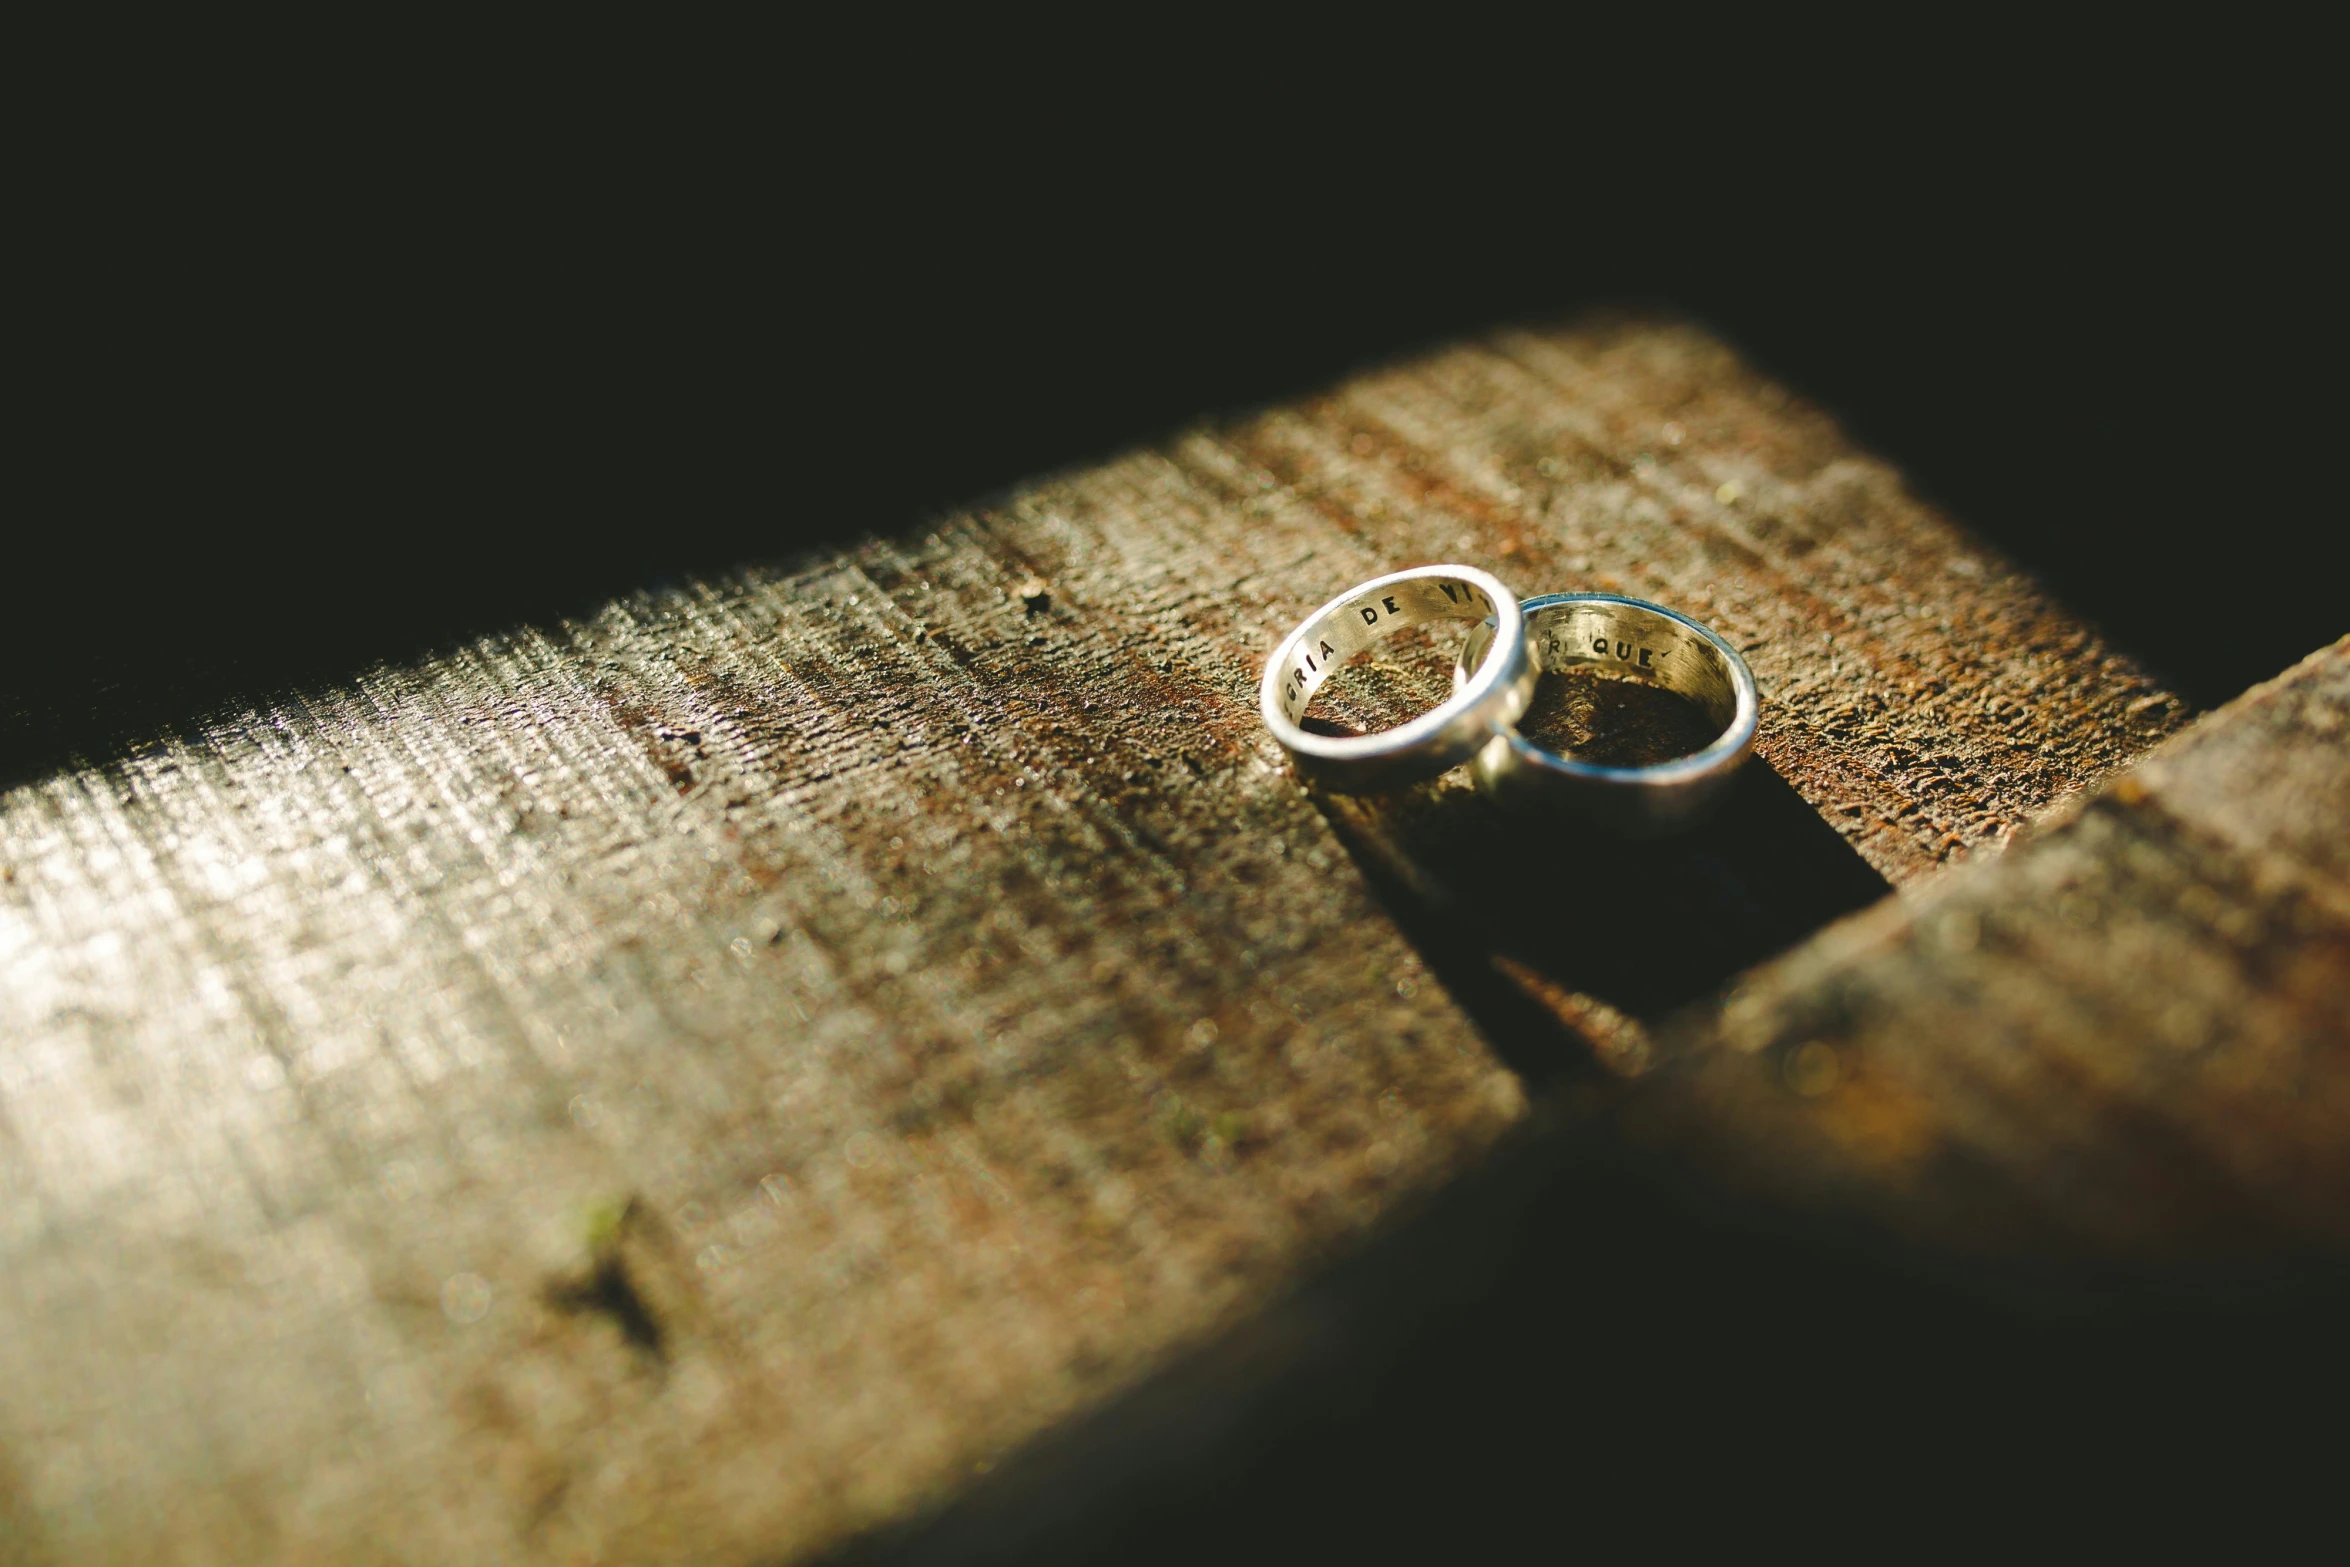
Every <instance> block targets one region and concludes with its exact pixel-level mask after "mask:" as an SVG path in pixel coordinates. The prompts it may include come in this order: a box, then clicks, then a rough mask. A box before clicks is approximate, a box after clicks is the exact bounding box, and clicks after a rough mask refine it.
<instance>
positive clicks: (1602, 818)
mask: <svg viewBox="0 0 2350 1567" xmlns="http://www.w3.org/2000/svg"><path fill="white" fill-rule="evenodd" d="M1518 609H1519V611H1520V612H1521V613H1522V614H1523V615H1524V616H1525V617H1526V641H1527V645H1528V647H1529V648H1530V649H1531V651H1532V654H1533V659H1534V666H1535V668H1536V669H1537V670H1538V671H1542V670H1553V669H1568V668H1578V667H1579V668H1586V669H1594V670H1597V671H1599V672H1601V673H1603V674H1609V675H1615V676H1620V677H1626V678H1629V679H1633V680H1639V681H1645V682H1646V683H1648V684H1650V685H1654V686H1661V687H1663V688H1664V689H1665V690H1668V691H1672V692H1676V693H1678V694H1680V695H1681V696H1685V697H1688V698H1689V699H1691V700H1692V701H1694V702H1696V703H1697V705H1698V706H1699V707H1701V708H1703V709H1704V710H1705V713H1706V716H1707V717H1708V718H1710V719H1711V720H1712V721H1713V722H1714V723H1715V724H1717V725H1718V726H1720V735H1719V737H1718V738H1716V739H1715V740H1714V741H1712V742H1711V743H1710V744H1708V745H1707V746H1706V747H1705V749H1703V750H1702V751H1699V752H1697V753H1696V754H1694V755H1692V756H1682V757H1676V758H1674V759H1673V760H1672V761H1669V762H1659V763H1657V764H1656V765H1655V766H1652V767H1602V766H1599V765H1597V764H1596V763H1591V762H1579V761H1576V760H1575V759H1574V758H1573V757H1571V756H1562V755H1560V754H1559V753H1558V752H1556V751H1548V750H1545V749H1543V748H1542V747H1541V746H1538V745H1536V744H1535V743H1534V742H1533V741H1531V740H1528V739H1527V738H1526V737H1525V736H1523V735H1521V734H1519V733H1517V732H1516V731H1515V730H1512V731H1510V732H1508V733H1506V734H1501V735H1496V736H1495V737H1494V739H1493V740H1492V741H1491V742H1490V743H1489V744H1488V745H1486V747H1485V748H1484V749H1483V750H1481V751H1479V752H1478V754H1477V764H1476V773H1477V781H1478V782H1479V783H1480V784H1483V785H1484V786H1485V787H1486V788H1487V789H1489V790H1491V791H1492V792H1493V793H1494V794H1495V795H1496V796H1497V797H1500V798H1504V799H1509V800H1513V801H1519V802H1525V803H1535V802H1545V803H1549V804H1554V805H1566V806H1569V807H1571V808H1573V809H1575V810H1577V811H1579V812H1581V813H1582V814H1583V815H1585V816H1588V817H1591V818H1593V819H1595V820H1597V821H1599V822H1601V823H1602V824H1604V825H1607V826H1609V827H1613V828H1616V829H1618V830H1620V831H1627V832H1633V833H1652V832H1665V831H1671V830H1673V829H1675V828H1678V827H1684V826H1687V825H1688V824H1690V823H1691V822H1693V821H1695V820H1696V819H1697V818H1698V817H1699V816H1701V815H1702V814H1704V812H1705V810H1706V808H1707V807H1708V806H1710V805H1711V804H1713V802H1714V801H1715V799H1716V798H1717V797H1718V796H1719V795H1720V794H1721V792H1722V789H1723V787H1724V786H1725V785H1726V784H1728V783H1729V781H1730V776H1731V774H1733V773H1735V772H1736V771H1737V770H1738V765H1739V764H1740V763H1741V762H1743V761H1745V760H1746V757H1747V753H1748V752H1749V751H1751V750H1752V749H1753V747H1754V729H1755V719H1756V715H1757V713H1758V711H1759V710H1760V707H1761V702H1760V698H1759V697H1758V695H1757V693H1756V691H1755V687H1754V672H1753V671H1752V670H1750V669H1748V668H1747V667H1746V660H1745V659H1743V658H1740V657H1739V656H1738V650H1737V649H1736V648H1734V647H1732V646H1730V644H1729V643H1727V642H1725V641H1723V640H1722V639H1721V638H1720V637H1718V636H1716V635H1715V634H1714V633H1713V632H1712V631H1710V630H1708V629H1707V628H1706V627H1704V626H1701V625H1699V624H1698V623H1697V622H1696V621H1694V620H1691V619H1690V618H1689V617H1688V616H1687V615H1684V614H1681V613H1679V612H1678V611H1675V610H1670V609H1666V608H1665V607H1664V606H1663V605H1661V604H1651V603H1649V602H1647V601H1646V600H1644V599H1634V598H1624V597H1622V596H1620V595H1618V594H1614V593H1550V594H1545V595H1544V596H1542V597H1540V598H1530V599H1527V600H1526V601H1525V602H1524V603H1522V604H1520V605H1519V606H1518ZM1486 637H1487V633H1486V632H1485V631H1484V629H1483V628H1482V627H1479V628H1477V629H1475V630H1472V631H1471V632H1470V633H1469V639H1468V641H1466V642H1464V643H1463V644H1462V645H1461V651H1460V668H1461V669H1463V670H1466V669H1471V668H1474V667H1476V663H1477V660H1478V659H1479V658H1481V657H1483V656H1484V651H1485V649H1484V643H1485V640H1486ZM1453 678H1454V679H1455V680H1456V681H1457V680H1458V679H1459V678H1460V675H1459V673H1458V672H1457V671H1456V673H1455V674H1454V677H1453Z"/></svg>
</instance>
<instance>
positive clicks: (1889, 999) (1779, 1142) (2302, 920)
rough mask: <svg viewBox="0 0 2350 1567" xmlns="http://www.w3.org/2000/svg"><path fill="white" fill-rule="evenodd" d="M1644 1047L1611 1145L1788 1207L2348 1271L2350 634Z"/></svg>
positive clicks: (2032, 1252) (2179, 1263)
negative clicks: (1630, 1143) (1651, 1062)
mask: <svg viewBox="0 0 2350 1567" xmlns="http://www.w3.org/2000/svg"><path fill="white" fill-rule="evenodd" d="M1658 1048H1659V1050H1660V1052H1661V1054H1662V1058H1663V1062H1662V1064H1661V1065H1660V1066H1659V1067H1657V1068H1656V1069H1655V1070H1654V1071H1653V1073H1652V1074H1651V1075H1650V1076H1649V1077H1648V1078H1647V1079H1646V1080H1644V1081H1643V1082H1641V1083H1640V1085H1639V1087H1638V1089H1637V1091H1636V1092H1635V1093H1634V1094H1633V1096H1632V1097H1631V1099H1630V1100H1629V1101H1628V1102H1627V1103H1626V1104H1625V1105H1624V1106H1623V1107H1622V1109H1621V1111H1620V1114H1621V1116H1622V1117H1623V1122H1624V1125H1625V1126H1626V1127H1627V1128H1628V1129H1629V1130H1630V1132H1631V1135H1633V1136H1635V1137H1636V1138H1638V1139H1640V1140H1642V1141H1644V1142H1647V1143H1650V1144H1653V1145H1656V1146H1660V1147H1664V1148H1667V1149H1670V1150H1672V1151H1673V1154H1674V1157H1676V1158H1678V1159H1682V1160H1686V1161H1689V1162H1690V1163H1692V1164H1693V1165H1696V1166H1698V1167H1701V1168H1703V1169H1706V1170H1708V1171H1710V1172H1711V1175H1710V1179H1711V1180H1713V1181H1716V1182H1720V1183H1727V1184H1729V1185H1732V1186H1734V1187H1735V1188H1737V1189H1740V1190H1746V1191H1752V1192H1768V1193H1770V1194H1772V1195H1773V1197H1774V1198H1775V1199H1776V1200H1777V1201H1780V1202H1782V1203H1785V1204H1787V1205H1789V1206H1791V1207H1793V1208H1794V1209H1796V1210H1797V1211H1800V1212H1804V1213H1807V1214H1811V1215H1814V1216H1835V1215H1844V1216H1848V1217H1851V1218H1856V1219H1859V1220H1861V1221H1863V1222H1864V1223H1866V1224H1868V1225H1870V1226H1872V1227H1876V1228H1878V1229H1880V1230H1882V1231H1885V1232H1889V1233H1891V1234H1893V1235H1897V1236H1900V1237H1902V1238H1904V1239H1905V1240H1906V1241H1908V1242H1911V1243H1913V1244H1917V1245H1921V1246H1924V1247H1927V1248H1930V1249H1932V1250H1935V1251H1938V1252H1941V1253H1944V1254H1950V1255H1958V1256H1965V1257H1972V1258H1976V1259H1983V1260H1997V1261H2003V1262H2023V1263H2030V1264H2034V1265H2046V1264H2051V1263H2054V1264H2060V1265H2063V1266H2066V1267H2072V1268H2080V1267H2084V1266H2097V1265H2122V1266H2127V1267H2133V1268H2160V1269H2177V1268H2181V1267H2210V1266H2222V1265H2224V1266H2242V1265H2247V1264H2251V1265H2258V1266H2273V1265H2278V1264H2284V1263H2290V1262H2292V1261H2293V1260H2294V1259H2296V1258H2300V1259H2315V1258H2330V1259H2334V1262H2335V1263H2336V1264H2337V1265H2338V1260H2339V1258H2340V1257H2341V1255H2342V1249H2343V1247H2344V1245H2345V1244H2346V1243H2350V1142H2346V1141H2345V1139H2344V1137H2343V1134H2342V1132H2343V1127H2344V1126H2345V1124H2350V639H2345V640H2344V641H2342V642H2338V643H2336V644H2335V645H2334V646H2333V647H2331V648H2329V649H2326V650H2323V651H2321V652H2319V653H2316V654H2313V655H2311V657H2310V658H2308V659H2307V660H2305V661H2304V662H2303V663H2301V664H2300V665H2298V666H2297V667H2295V668H2294V669H2292V670H2290V671H2288V672H2287V673H2286V674H2284V675H2282V676H2280V677H2278V678H2277V679H2276V680H2273V681H2271V682H2269V683H2267V684H2266V685H2263V686H2260V687H2256V688H2255V689H2254V690H2252V691H2251V692H2248V693H2247V694H2246V695H2244V696H2243V697H2241V698H2239V699H2238V700H2237V701H2235V702H2233V703H2231V704H2229V705H2228V706H2227V707H2226V708H2224V709H2222V710H2220V711H2219V712H2217V713H2215V714H2213V715H2211V716H2210V717H2208V718H2206V719H2205V720H2203V721H2201V722H2200V723H2198V724H2197V725H2195V726H2194V727H2192V728H2190V729H2189V730H2188V731H2187V732H2186V733H2184V734H2182V735H2181V736H2179V737H2178V738H2177V739H2176V740H2174V741H2172V742H2170V743H2169V744H2167V745H2165V746H2164V747H2162V748H2161V749H2160V750H2158V751H2157V752H2155V753H2154V754H2153V755H2152V756H2151V757H2149V758H2148V759H2147V760H2146V761H2145V762H2144V763H2143V764H2141V765H2139V766H2138V767H2136V768H2134V769H2132V770H2131V771H2129V772H2127V773H2125V774H2124V775H2122V776H2121V777H2120V778H2118V779H2116V780H2115V781H2114V782H2113V783H2111V784H2110V785H2108V786H2107V787H2106V788H2104V789H2102V790H2101V791H2099V792H2097V793H2096V794H2095V795H2094V796H2093V797H2091V798H2089V799H2087V800H2085V801H2080V802H2076V803H2075V805H2074V806H2073V807H2071V808H2069V809H2068V810H2067V811H2066V812H2064V813H2063V814H2062V815H2061V816H2060V817H2059V818H2058V819H2057V820H2055V821H2053V822H2051V823H2050V824H2049V825H2047V826H2046V827H2045V828H2044V829H2042V830H2039V831H2037V832H2036V833H2035V834H2034V835H2033V836H2032V837H2031V838H2030V839H2029V840H2028V841H2027V842H2026V843H2024V844H2022V845H2019V846H2018V847H2017V848H2016V849H2014V850H2013V851H2011V852H2010V853H2008V854H2007V855H2005V856H2003V857H2001V858H1999V859H1998V860H1996V861H1994V862H1992V863H1989V864H1986V865H1982V866H1978V867H1970V868H1969V869H1968V871H1967V872H1966V873H1964V874H1960V875H1955V876H1953V877H1951V878H1949V879H1947V880H1945V881H1942V882H1940V883H1939V884H1937V885H1936V886H1935V887H1933V888H1932V889H1930V890H1929V891H1928V892H1926V893H1925V894H1923V895H1921V896H1919V897H1917V898H1913V899H1904V900H1896V901H1891V902H1888V903H1887V904H1885V905H1884V906H1883V907H1881V908H1878V909H1875V910H1872V911H1871V912H1869V913H1868V914H1865V915H1862V916H1860V917H1858V918H1856V919H1853V920H1851V921H1849V922H1847V923H1845V924H1843V925H1841V926H1838V927H1836V928H1835V929H1832V930H1830V931H1827V932H1824V933H1823V934H1822V935H1821V936H1820V937H1819V938H1817V939H1816V940H1814V941H1813V942H1811V943H1809V944H1808V945H1806V946H1805V947H1804V948H1802V949H1801V950H1800V951H1798V952H1796V953H1794V954H1792V955H1790V956H1789V957H1787V958H1785V959H1783V960H1782V961H1780V962H1778V963H1775V964H1772V965H1769V966H1767V967H1765V968H1763V969H1761V970H1759V971H1757V972H1755V973H1754V974H1751V975H1749V976H1747V978H1746V979H1745V981H1744V982H1743V984H1742V985H1741V987H1740V989H1739V991H1738V992H1737V993H1736V994H1735V995H1734V996H1733V997H1732V998H1731V999H1730V1001H1729V1003H1728V1005H1727V1006H1726V1007H1724V1008H1722V1009H1720V1010H1719V1011H1718V1012H1716V1011H1713V1010H1711V1009H1708V1010H1707V1011H1706V1012H1703V1013H1699V1014H1693V1015H1692V1016H1690V1017H1688V1018H1685V1019H1683V1020H1681V1021H1680V1022H1679V1023H1678V1024H1677V1025H1676V1026H1675V1027H1672V1028H1669V1029H1667V1030H1665V1031H1664V1033H1663V1035H1662V1037H1661V1039H1660V1041H1659V1046H1658Z"/></svg>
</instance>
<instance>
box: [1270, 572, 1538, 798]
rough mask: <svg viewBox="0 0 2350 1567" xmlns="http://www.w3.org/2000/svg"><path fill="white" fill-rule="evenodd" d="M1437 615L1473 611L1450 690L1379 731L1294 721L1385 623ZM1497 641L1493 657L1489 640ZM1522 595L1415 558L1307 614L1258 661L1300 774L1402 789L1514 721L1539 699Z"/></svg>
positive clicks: (1356, 789)
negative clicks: (1468, 641) (1472, 642)
mask: <svg viewBox="0 0 2350 1567" xmlns="http://www.w3.org/2000/svg"><path fill="white" fill-rule="evenodd" d="M1432 620H1468V621H1474V622H1477V624H1476V626H1475V627H1474V628H1472V630H1471V632H1470V636H1471V637H1472V638H1473V639H1474V638H1477V637H1479V636H1480V635H1482V641H1480V642H1479V651H1478V654H1477V656H1476V657H1475V658H1467V659H1464V660H1462V662H1461V665H1460V667H1459V668H1458V669H1456V670H1455V671H1454V673H1453V692H1452V695H1451V696H1449V697H1447V698H1445V699H1444V700H1443V701H1442V702H1439V703H1437V704H1436V706H1434V707H1432V708H1430V709H1429V710H1428V711H1427V712H1425V713H1422V714H1421V715H1420V716H1419V717H1417V718H1415V719H1412V720H1411V721H1410V722H1408V723H1402V724H1398V725H1396V726H1395V727H1394V728H1393V729H1387V730H1382V731H1381V732H1379V733H1378V734H1375V735H1346V736H1333V735H1317V734H1311V733H1308V732H1307V731H1306V730H1305V729H1303V728H1301V727H1299V724H1298V720H1300V719H1301V718H1303V717H1305V712H1306V708H1307V707H1308V706H1309V705H1311V704H1312V702H1313V700H1314V692H1315V691H1316V690H1317V689H1319V688H1320V686H1321V684H1322V682H1323V681H1325V680H1327V679H1329V678H1330V675H1331V673H1332V671H1334V670H1336V669H1337V668H1338V667H1339V666H1340V665H1342V664H1344V663H1345V662H1346V661H1347V660H1348V659H1350V658H1352V657H1353V656H1354V655H1355V654H1357V653H1359V652H1361V651H1362V650H1363V649H1364V648H1367V647H1369V646H1370V645H1371V644H1372V643H1374V642H1377V641H1379V640H1380V639H1381V638H1383V637H1386V636H1387V635H1389V634H1390V633H1391V632H1396V631H1401V630H1402V629H1404V628H1405V627H1406V626H1416V625H1421V624H1423V623H1425V622H1428V621H1432ZM1486 648H1494V649H1497V651H1496V652H1495V653H1494V655H1493V656H1492V657H1491V658H1487V657H1485V654H1484V650H1485V649H1486ZM1535 678H1536V672H1535V668H1534V664H1533V661H1532V659H1531V658H1529V657H1528V656H1527V653H1526V620H1525V616H1523V615H1522V614H1520V613H1519V611H1518V601H1517V599H1516V598H1515V597H1514V596H1513V595H1512V594H1511V593H1510V590H1509V589H1507V588H1505V587H1503V586H1502V585H1501V584H1500V583H1499V582H1497V581H1495V580H1494V578H1493V577H1491V576H1490V575H1488V574H1487V573H1485V572H1482V571H1479V570H1478V569H1477V568H1476V567H1474V566H1415V567H1413V568H1412V569H1411V570H1410V571H1398V572H1394V573H1392V574H1390V575H1388V576H1384V577H1378V578H1374V579H1373V580H1372V581H1369V582H1366V583H1364V584H1363V585H1362V586H1360V587H1357V588H1350V589H1348V590H1347V591H1346V592H1344V593H1341V594H1340V595H1338V597H1336V598H1334V599H1332V600H1331V601H1330V602H1329V603H1327V604H1325V605H1323V606H1322V607H1321V608H1320V609H1317V610H1315V611H1314V612H1313V614H1311V615H1309V616H1307V617H1306V623H1305V624H1304V625H1302V626H1300V627H1298V628H1297V629H1296V630H1295V631H1292V632H1291V633H1290V634H1289V637H1288V640H1286V641H1284V642H1283V643H1282V644H1281V646H1280V648H1279V649H1278V650H1277V651H1276V652H1275V653H1274V654H1273V657H1272V659H1271V660H1270V661H1269V662H1268V663H1267V664H1266V665H1265V680H1264V686H1263V690H1262V692H1261V695H1260V699H1259V705H1260V706H1261V707H1262V708H1263V710H1264V715H1265V727H1266V728H1267V729H1270V730H1272V731H1273V738H1274V739H1276V740H1278V741H1280V742H1281V744H1282V748H1283V749H1285V750H1286V751H1288V752H1289V754H1290V757H1291V758H1292V759H1293V760H1294V761H1295V762H1296V764H1297V770H1298V772H1299V774H1300V775H1301V776H1303V777H1307V778H1312V779H1315V780H1317V781H1319V782H1321V783H1323V784H1326V785H1328V786H1329V787H1330V788H1333V789H1338V790H1343V791H1344V792H1346V793H1349V794H1362V793H1367V792H1369V791H1371V790H1374V789H1392V788H1398V787H1400V786H1402V785H1404V784H1409V783H1417V782H1419V781H1420V780H1421V779H1424V778H1434V777H1435V776H1436V775H1437V774H1439V773H1442V772H1445V771H1448V770H1449V769H1451V768H1455V767H1458V766H1460V764H1461V763H1463V762H1465V761H1467V760H1469V759H1470V758H1471V757H1473V756H1475V755H1476V754H1477V753H1478V752H1479V751H1480V750H1482V749H1483V748H1484V746H1485V744H1486V742H1487V741H1489V740H1491V739H1492V738H1493V737H1494V736H1495V735H1496V734H1498V733H1499V732H1501V731H1502V730H1505V729H1507V728H1508V727H1509V726H1510V725H1511V724H1513V723H1516V722H1517V720H1518V715H1519V714H1521V713H1523V712H1525V711H1526V704H1527V703H1528V702H1530V701H1532V700H1533V698H1534V681H1535Z"/></svg>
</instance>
